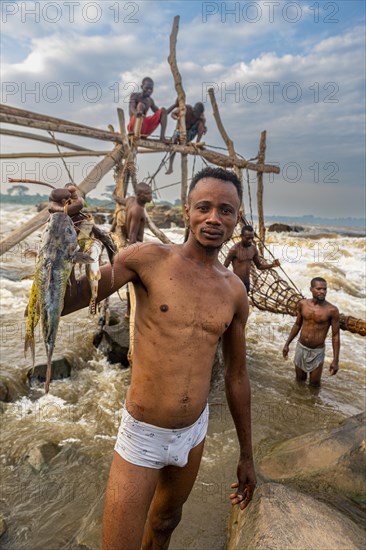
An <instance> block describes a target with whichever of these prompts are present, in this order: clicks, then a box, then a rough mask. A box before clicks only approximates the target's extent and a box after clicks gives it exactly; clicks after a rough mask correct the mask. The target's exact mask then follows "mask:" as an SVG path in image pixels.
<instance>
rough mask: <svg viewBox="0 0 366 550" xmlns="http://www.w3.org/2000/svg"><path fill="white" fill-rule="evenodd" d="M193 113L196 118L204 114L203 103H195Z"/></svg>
mask: <svg viewBox="0 0 366 550" xmlns="http://www.w3.org/2000/svg"><path fill="white" fill-rule="evenodd" d="M193 111H194V112H195V114H196V115H197V116H200V115H202V114H203V113H204V112H205V106H204V105H203V103H201V102H200V101H198V102H197V103H195V105H194V107H193Z"/></svg>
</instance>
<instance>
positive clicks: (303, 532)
mask: <svg viewBox="0 0 366 550" xmlns="http://www.w3.org/2000/svg"><path fill="white" fill-rule="evenodd" d="M364 545H365V534H364V531H363V529H361V528H360V527H358V525H357V524H356V523H354V522H353V521H352V520H351V519H349V518H348V517H347V516H346V515H343V514H342V513H341V512H339V511H338V510H336V509H335V508H333V507H331V506H329V505H327V504H325V503H323V502H320V501H318V500H316V499H314V498H312V497H310V496H309V495H306V494H303V493H301V492H299V491H297V490H296V489H293V488H291V487H286V486H284V485H281V484H279V483H265V484H263V485H261V486H259V487H257V489H256V491H255V493H254V496H253V500H252V502H251V503H250V504H249V506H248V507H247V508H246V510H244V511H242V510H240V509H239V507H238V506H235V507H234V508H232V510H231V512H230V518H229V542H228V546H227V548H228V550H247V549H252V548H253V549H254V548H255V549H256V550H283V549H305V548H306V550H318V549H319V548H324V549H327V550H328V549H332V550H345V549H347V550H359V549H360V548H364Z"/></svg>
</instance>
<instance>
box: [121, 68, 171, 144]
mask: <svg viewBox="0 0 366 550" xmlns="http://www.w3.org/2000/svg"><path fill="white" fill-rule="evenodd" d="M141 89H142V92H138V93H133V94H131V97H130V105H129V113H130V122H129V124H128V126H127V131H128V133H129V134H133V133H134V126H135V120H136V117H137V118H140V117H143V118H142V126H141V131H140V133H141V136H143V137H147V136H149V135H151V134H152V133H153V132H154V130H156V128H157V127H158V126H159V124H160V141H164V142H165V141H166V140H165V130H166V125H167V119H168V114H169V113H170V112H171V111H172V110H173V109H174V107H176V103H174V105H172V106H171V107H169V109H165V108H164V107H162V108H161V109H159V108H158V107H157V106H156V105H155V102H154V100H153V98H152V97H151V94H152V93H153V90H154V82H153V80H152V79H151V78H150V77H148V76H146V77H145V78H144V79H143V81H142V84H141ZM150 109H151V110H152V111H153V113H154V114H153V115H152V116H147V113H148V112H149V110H150Z"/></svg>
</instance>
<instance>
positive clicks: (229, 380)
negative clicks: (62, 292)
mask: <svg viewBox="0 0 366 550" xmlns="http://www.w3.org/2000/svg"><path fill="white" fill-rule="evenodd" d="M241 194H242V190H241V185H240V182H239V180H238V179H237V177H236V176H235V175H234V174H233V173H231V172H228V171H225V170H223V169H221V168H216V169H214V168H205V169H204V170H202V171H201V172H199V173H198V174H196V175H195V177H194V178H193V179H192V182H191V185H190V190H189V198H188V205H187V206H186V207H185V213H186V218H187V222H189V227H190V233H189V237H188V240H187V241H186V242H185V243H184V244H182V245H165V244H160V243H141V244H140V243H138V244H135V245H133V246H130V247H127V248H125V249H121V250H120V251H119V253H118V255H117V256H116V259H115V267H114V283H113V285H112V287H111V267H110V266H109V265H105V266H103V267H102V268H101V271H102V279H101V281H100V282H99V290H98V300H103V299H105V298H106V297H107V296H109V295H110V294H111V293H113V292H116V291H117V290H118V289H119V288H120V287H121V286H123V285H124V284H126V283H127V282H128V281H131V282H132V283H133V285H134V287H135V292H136V301H137V306H136V319H135V349H134V363H133V369H132V371H131V385H130V387H129V389H128V391H127V395H126V402H125V407H124V411H123V418H122V421H121V426H120V429H119V433H118V437H117V441H116V446H115V452H114V455H113V460H112V465H111V470H110V475H109V481H108V485H107V491H106V497H105V503H104V518H103V550H112V549H113V550H117V549H118V550H139V549H140V548H143V549H144V550H147V549H151V548H160V549H166V548H168V546H169V541H170V537H171V534H172V532H173V530H174V529H175V527H176V526H177V525H178V523H179V521H180V518H181V514H182V507H183V504H184V503H185V501H186V500H187V498H188V496H189V494H190V492H191V490H192V487H193V484H194V482H195V479H196V476H197V473H198V469H199V465H200V462H201V456H202V452H203V446H204V440H205V435H206V429H207V421H208V408H207V398H208V393H209V389H210V379H211V372H212V365H213V361H214V356H215V351H216V347H217V343H218V340H219V338H222V346H223V355H224V361H225V386H226V395H227V400H228V404H229V408H230V411H231V414H232V417H233V420H234V423H235V427H236V431H237V436H238V441H239V463H238V467H237V481H236V482H235V483H233V484H232V486H231V487H232V488H233V489H234V492H233V493H232V494H231V495H230V499H231V503H232V504H233V505H236V504H239V505H240V508H241V509H244V508H245V507H246V506H247V505H248V503H249V501H250V500H251V498H252V495H253V491H254V488H255V484H256V478H255V471H254V465H253V456H252V446H251V421H250V386H249V379H248V374H247V370H246V355H245V333H244V330H245V324H246V320H247V316H248V301H247V296H246V292H245V289H244V285H243V284H242V282H241V281H240V280H239V279H238V278H237V277H236V276H235V275H234V274H233V273H231V272H230V271H229V270H227V269H225V268H224V267H223V266H222V264H221V263H220V261H219V260H218V253H219V250H220V248H221V246H222V244H223V243H224V242H225V241H226V240H228V239H229V238H230V237H231V235H232V233H233V231H234V228H235V226H236V224H237V222H238V219H239V208H240V204H241ZM78 288H79V290H77V288H76V286H73V287H71V291H70V292H69V291H68V292H67V293H66V296H65V307H64V311H63V313H64V314H67V313H70V312H72V311H75V310H77V309H80V308H82V307H87V306H88V304H89V300H90V290H89V286H88V283H87V281H86V280H85V279H81V281H80V283H79V285H78Z"/></svg>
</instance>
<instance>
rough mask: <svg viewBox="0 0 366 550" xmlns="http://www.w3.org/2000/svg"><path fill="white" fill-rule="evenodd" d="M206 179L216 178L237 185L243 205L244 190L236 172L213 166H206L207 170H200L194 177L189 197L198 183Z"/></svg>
mask: <svg viewBox="0 0 366 550" xmlns="http://www.w3.org/2000/svg"><path fill="white" fill-rule="evenodd" d="M205 178H215V179H217V180H221V181H227V182H230V183H232V184H233V185H235V188H236V190H237V193H238V197H239V199H240V204H241V202H242V200H243V189H242V187H241V183H240V180H239V178H238V177H237V176H236V174H234V172H231V171H230V170H224V169H223V168H212V167H211V166H206V168H203V170H200V171H199V172H197V174H195V175H194V176H193V178H192V181H191V184H190V186H189V191H188V196H189V195H190V194H191V193H192V191H193V189H194V188H195V187H196V185H197V183H198V182H199V181H200V180H203V179H205Z"/></svg>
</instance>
